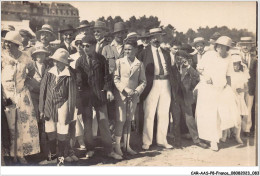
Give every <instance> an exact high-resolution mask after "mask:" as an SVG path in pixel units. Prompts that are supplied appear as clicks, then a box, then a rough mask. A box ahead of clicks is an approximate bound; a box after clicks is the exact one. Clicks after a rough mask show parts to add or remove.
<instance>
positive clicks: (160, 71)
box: [156, 49, 164, 75]
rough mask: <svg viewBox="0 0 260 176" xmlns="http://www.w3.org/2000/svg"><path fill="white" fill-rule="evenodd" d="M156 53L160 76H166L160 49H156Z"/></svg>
mask: <svg viewBox="0 0 260 176" xmlns="http://www.w3.org/2000/svg"><path fill="white" fill-rule="evenodd" d="M156 53H157V58H158V64H159V75H164V70H163V65H162V61H161V57H160V54H159V51H158V49H156Z"/></svg>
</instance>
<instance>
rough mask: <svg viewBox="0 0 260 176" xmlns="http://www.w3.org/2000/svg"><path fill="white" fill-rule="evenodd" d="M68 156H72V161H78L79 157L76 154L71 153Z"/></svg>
mask: <svg viewBox="0 0 260 176" xmlns="http://www.w3.org/2000/svg"><path fill="white" fill-rule="evenodd" d="M70 157H71V158H72V160H73V161H78V160H79V158H78V157H77V156H76V155H74V154H73V155H71V156H70Z"/></svg>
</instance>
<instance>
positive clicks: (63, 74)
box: [48, 66, 70, 77]
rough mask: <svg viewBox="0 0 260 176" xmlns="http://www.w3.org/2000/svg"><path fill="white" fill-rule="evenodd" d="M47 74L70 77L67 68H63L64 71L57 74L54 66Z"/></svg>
mask: <svg viewBox="0 0 260 176" xmlns="http://www.w3.org/2000/svg"><path fill="white" fill-rule="evenodd" d="M48 72H49V73H52V74H54V75H55V76H57V77H59V76H70V71H69V68H68V67H67V66H65V68H64V70H63V71H62V72H60V74H58V68H57V67H56V66H53V67H52V68H51V69H50V70H49V71H48Z"/></svg>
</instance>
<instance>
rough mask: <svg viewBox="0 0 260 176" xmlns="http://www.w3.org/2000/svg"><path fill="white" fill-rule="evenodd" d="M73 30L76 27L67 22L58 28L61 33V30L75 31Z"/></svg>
mask: <svg viewBox="0 0 260 176" xmlns="http://www.w3.org/2000/svg"><path fill="white" fill-rule="evenodd" d="M75 30H76V29H74V28H73V26H72V25H70V24H67V25H65V26H63V27H62V28H61V29H60V30H59V33H63V32H66V31H72V32H75Z"/></svg>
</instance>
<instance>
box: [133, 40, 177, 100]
mask: <svg viewBox="0 0 260 176" xmlns="http://www.w3.org/2000/svg"><path fill="white" fill-rule="evenodd" d="M161 50H162V53H163V56H164V59H165V62H166V69H167V71H168V73H169V80H170V85H171V93H172V96H173V98H175V97H176V95H177V89H178V83H177V77H176V74H174V73H173V70H172V68H171V56H170V53H169V52H167V51H166V50H164V49H162V48H161ZM138 59H139V60H140V61H142V62H143V64H144V69H145V76H146V80H147V85H146V87H145V89H144V91H143V93H142V94H141V96H140V100H141V101H144V100H145V99H146V97H147V96H148V94H149V93H150V91H151V89H152V86H153V80H154V58H153V53H152V48H151V45H149V46H147V47H146V48H145V49H144V50H143V51H142V52H141V53H140V54H139V56H138Z"/></svg>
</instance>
